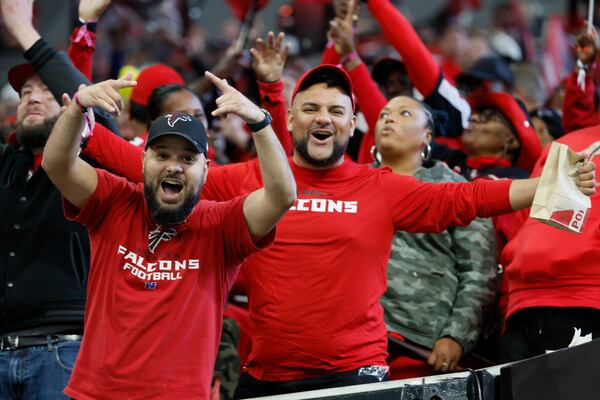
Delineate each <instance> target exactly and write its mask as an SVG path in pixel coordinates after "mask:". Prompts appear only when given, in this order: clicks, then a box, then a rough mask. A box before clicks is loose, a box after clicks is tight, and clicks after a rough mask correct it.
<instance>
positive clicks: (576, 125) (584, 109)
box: [562, 71, 600, 133]
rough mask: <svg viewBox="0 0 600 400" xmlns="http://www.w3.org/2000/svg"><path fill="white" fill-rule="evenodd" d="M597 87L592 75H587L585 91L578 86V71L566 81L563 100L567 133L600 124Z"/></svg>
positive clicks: (572, 73)
mask: <svg viewBox="0 0 600 400" xmlns="http://www.w3.org/2000/svg"><path fill="white" fill-rule="evenodd" d="M595 90H596V85H595V83H594V78H593V75H592V74H586V75H585V90H581V88H580V87H579V85H577V71H573V72H571V74H570V75H569V76H568V77H567V79H566V80H565V97H564V99H563V110H562V111H563V127H564V128H565V132H567V133H568V132H572V131H575V130H578V129H583V128H588V127H590V126H594V125H598V124H600V116H599V115H598V110H597V107H596V101H595V99H594V94H595V93H594V92H595Z"/></svg>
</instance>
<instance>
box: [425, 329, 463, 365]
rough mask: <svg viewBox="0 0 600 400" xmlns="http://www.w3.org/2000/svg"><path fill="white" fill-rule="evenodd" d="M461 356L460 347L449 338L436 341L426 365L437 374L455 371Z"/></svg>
mask: <svg viewBox="0 0 600 400" xmlns="http://www.w3.org/2000/svg"><path fill="white" fill-rule="evenodd" d="M462 355H463V348H462V346H461V345H460V344H459V343H458V342H457V341H455V340H454V339H452V338H450V337H443V338H439V339H438V340H436V342H435V343H434V345H433V349H432V350H431V355H430V356H429V357H428V358H427V363H428V364H429V365H431V366H432V368H433V369H434V370H435V371H437V372H450V371H455V370H456V367H457V365H458V361H459V360H460V358H461V357H462Z"/></svg>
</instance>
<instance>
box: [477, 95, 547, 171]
mask: <svg viewBox="0 0 600 400" xmlns="http://www.w3.org/2000/svg"><path fill="white" fill-rule="evenodd" d="M469 103H471V107H472V108H473V110H481V109H484V108H492V109H495V110H498V111H500V112H501V113H502V115H504V117H506V119H507V120H508V121H509V122H510V123H511V125H512V126H513V127H514V128H515V131H516V132H517V135H518V136H519V141H520V142H521V151H520V153H519V158H518V159H517V161H516V163H515V166H517V167H519V168H522V169H524V170H526V171H529V172H531V170H533V166H534V165H535V162H536V161H537V159H538V157H539V156H540V154H541V153H542V144H541V142H540V139H539V137H538V135H537V134H536V133H535V130H534V129H533V126H531V123H530V122H529V120H528V118H527V114H526V113H525V111H524V110H523V109H522V108H521V107H520V106H519V103H517V100H515V98H514V97H512V96H511V95H509V94H506V93H495V92H494V93H486V94H485V95H476V96H470V97H469Z"/></svg>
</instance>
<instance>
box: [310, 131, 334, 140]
mask: <svg viewBox="0 0 600 400" xmlns="http://www.w3.org/2000/svg"><path fill="white" fill-rule="evenodd" d="M310 134H311V136H312V137H314V138H315V139H317V140H318V141H320V142H322V141H325V140H327V139H329V138H330V137H331V136H333V133H332V132H329V131H322V130H318V131H313V132H311V133H310Z"/></svg>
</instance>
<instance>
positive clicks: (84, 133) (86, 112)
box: [73, 92, 94, 146]
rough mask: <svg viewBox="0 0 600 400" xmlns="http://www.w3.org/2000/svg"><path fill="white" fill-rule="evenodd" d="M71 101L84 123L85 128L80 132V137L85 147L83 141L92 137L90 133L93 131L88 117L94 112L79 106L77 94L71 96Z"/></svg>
mask: <svg viewBox="0 0 600 400" xmlns="http://www.w3.org/2000/svg"><path fill="white" fill-rule="evenodd" d="M73 101H74V102H75V104H76V105H77V107H79V109H80V110H81V112H82V114H83V119H84V121H85V126H84V127H83V130H82V131H81V136H82V137H83V139H84V140H83V141H82V144H83V145H84V146H85V144H86V140H85V139H88V138H89V137H90V136H91V135H92V131H93V130H94V122H93V121H92V118H90V115H92V116H93V115H94V114H93V113H94V112H93V111H92V109H91V108H86V107H84V106H83V105H82V104H81V102H80V101H79V92H77V93H75V95H74V96H73Z"/></svg>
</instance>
